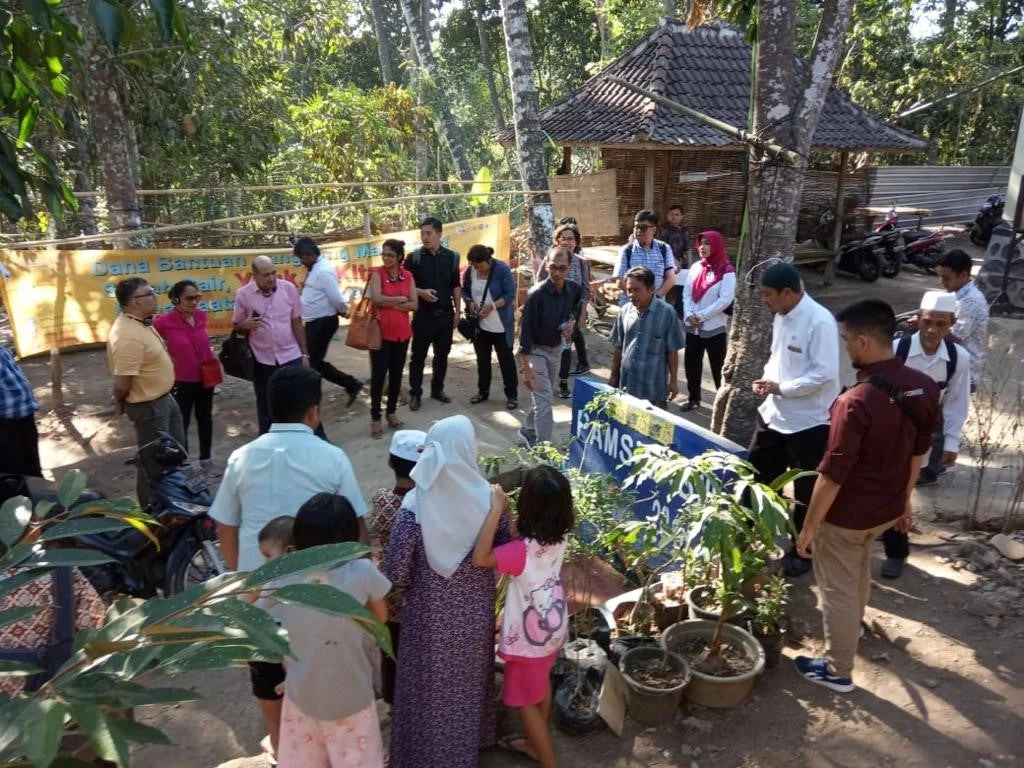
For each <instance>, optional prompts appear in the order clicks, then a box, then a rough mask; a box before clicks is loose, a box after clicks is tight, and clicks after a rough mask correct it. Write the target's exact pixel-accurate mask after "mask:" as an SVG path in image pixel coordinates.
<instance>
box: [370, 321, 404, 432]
mask: <svg viewBox="0 0 1024 768" xmlns="http://www.w3.org/2000/svg"><path fill="white" fill-rule="evenodd" d="M408 351H409V340H408V339H406V340H405V341H383V342H381V345H380V349H375V350H372V351H371V352H370V419H371V420H372V421H380V401H381V398H382V397H383V395H384V379H387V380H388V408H387V413H388V415H389V416H390V415H391V414H393V413H394V412H395V409H396V408H398V395H399V393H400V392H401V390H402V370H403V369H404V368H405V356H406V353H407V352H408Z"/></svg>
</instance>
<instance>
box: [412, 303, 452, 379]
mask: <svg viewBox="0 0 1024 768" xmlns="http://www.w3.org/2000/svg"><path fill="white" fill-rule="evenodd" d="M454 330H455V315H454V313H453V312H452V310H450V309H449V310H433V309H425V310H420V311H419V312H416V313H414V314H413V316H412V359H411V360H410V361H409V394H410V395H414V396H416V397H421V396H422V395H423V366H424V364H425V363H426V362H427V351H428V350H429V349H430V347H431V346H433V348H434V359H433V361H432V363H431V368H432V369H433V375H432V376H431V379H430V394H431V395H439V394H441V393H442V392H444V377H445V375H446V374H447V373H448V354H449V353H450V352H451V351H452V333H453V332H454Z"/></svg>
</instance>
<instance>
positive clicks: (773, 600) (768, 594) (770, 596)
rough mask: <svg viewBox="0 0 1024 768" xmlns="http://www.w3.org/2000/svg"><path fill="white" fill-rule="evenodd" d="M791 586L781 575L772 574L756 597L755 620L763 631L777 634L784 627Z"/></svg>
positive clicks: (767, 633) (768, 633)
mask: <svg viewBox="0 0 1024 768" xmlns="http://www.w3.org/2000/svg"><path fill="white" fill-rule="evenodd" d="M791 586H792V585H791V584H790V583H789V582H788V581H786V580H785V579H784V578H782V577H781V576H772V578H771V579H769V580H768V582H767V583H766V584H765V585H764V586H762V587H761V591H760V593H759V594H758V595H757V596H756V597H755V598H754V621H755V622H756V624H757V626H758V628H759V629H760V630H761V632H762V633H764V634H766V635H771V634H775V633H776V632H778V631H779V629H780V628H781V627H782V624H783V622H784V621H785V618H786V607H787V606H788V605H789V590H790V587H791Z"/></svg>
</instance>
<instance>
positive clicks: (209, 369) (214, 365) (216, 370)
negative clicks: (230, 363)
mask: <svg viewBox="0 0 1024 768" xmlns="http://www.w3.org/2000/svg"><path fill="white" fill-rule="evenodd" d="M199 379H200V381H202V382H203V387H205V388H206V389H210V388H212V387H216V386H217V385H218V384H220V383H221V382H223V381H224V374H223V372H222V371H221V369H220V363H218V362H217V361H216V360H204V361H203V362H201V363H200V364H199Z"/></svg>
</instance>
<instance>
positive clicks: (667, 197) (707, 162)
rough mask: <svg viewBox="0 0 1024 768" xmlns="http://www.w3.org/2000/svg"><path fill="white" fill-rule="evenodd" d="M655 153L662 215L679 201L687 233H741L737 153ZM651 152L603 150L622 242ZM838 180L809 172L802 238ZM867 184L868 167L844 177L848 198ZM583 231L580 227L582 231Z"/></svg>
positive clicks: (866, 192)
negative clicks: (613, 182) (610, 172)
mask: <svg viewBox="0 0 1024 768" xmlns="http://www.w3.org/2000/svg"><path fill="white" fill-rule="evenodd" d="M653 153H654V155H655V172H654V209H655V210H656V211H657V212H658V215H659V216H660V217H664V216H665V214H666V213H667V211H668V207H669V206H670V205H681V206H682V207H683V221H684V222H685V223H686V224H687V225H688V226H689V227H690V231H691V232H699V231H700V230H703V229H717V230H719V231H720V232H722V234H724V235H726V236H727V237H738V236H739V233H740V226H741V224H742V219H743V203H744V197H745V194H746V183H745V175H744V169H743V166H744V156H743V154H742V153H741V152H724V151H719V150H700V151H676V150H653ZM649 154H650V152H649V151H647V150H628V149H613V148H605V149H602V150H601V158H602V162H603V164H604V167H605V168H614V169H615V171H616V174H617V185H618V213H619V216H618V223H619V237H620V238H621V239H620V242H621V241H622V240H624V239H625V238H626V237H628V236H629V233H630V232H631V231H632V228H633V216H634V215H635V214H636V212H637V211H639V210H640V209H642V208H643V207H644V170H645V167H646V163H647V158H648V155H649ZM701 174H707V179H706V180H703V177H702V176H701ZM837 181H838V174H837V172H836V171H826V170H815V169H812V170H810V171H808V174H807V179H806V181H805V183H804V194H803V202H802V203H801V216H800V228H799V232H800V235H799V236H798V240H803V239H805V238H806V237H807V236H808V233H809V231H810V230H812V229H813V228H814V225H815V224H817V221H818V217H819V216H820V215H821V213H822V211H823V210H824V209H825V208H827V207H831V206H832V205H833V204H834V200H835V194H836V183H837ZM869 185H870V175H869V171H868V170H867V169H863V170H861V171H857V172H855V173H852V174H850V175H849V176H848V177H847V180H846V195H845V196H846V199H847V201H850V200H851V199H852V198H853V197H854V196H856V197H857V198H858V201H859V202H862V203H863V202H865V201H866V200H867V199H868V197H869V196H870V189H869ZM586 234H587V233H586V232H584V236H586ZM604 239H606V238H595V240H604ZM588 240H589V238H588ZM609 242H614V239H611V240H609Z"/></svg>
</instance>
